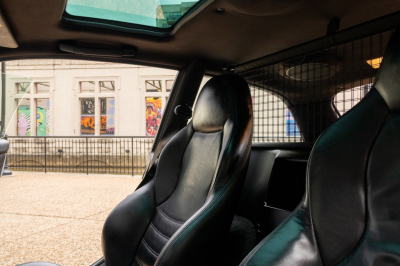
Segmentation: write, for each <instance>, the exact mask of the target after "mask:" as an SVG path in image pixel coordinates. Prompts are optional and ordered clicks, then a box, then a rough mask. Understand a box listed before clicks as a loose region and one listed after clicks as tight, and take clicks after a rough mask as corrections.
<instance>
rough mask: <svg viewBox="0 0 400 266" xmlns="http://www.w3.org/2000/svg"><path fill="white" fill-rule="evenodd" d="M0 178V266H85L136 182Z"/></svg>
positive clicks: (24, 175) (25, 175)
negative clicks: (36, 265)
mask: <svg viewBox="0 0 400 266" xmlns="http://www.w3.org/2000/svg"><path fill="white" fill-rule="evenodd" d="M13 175H14V176H11V177H0V265H2V266H14V265H16V264H20V263H25V262H30V261H47V262H53V263H57V264H60V265H62V266H80V265H84V266H89V265H91V264H92V263H93V262H95V261H96V260H98V259H99V258H101V257H102V252H101V242H100V239H101V230H102V227H103V224H104V221H105V219H106V218H107V216H108V214H109V213H110V212H111V210H112V209H113V208H114V207H115V206H116V205H117V204H118V203H119V202H120V201H121V200H123V199H124V198H125V197H126V196H128V195H129V194H131V193H132V192H133V191H134V190H135V188H136V187H137V186H138V184H139V183H140V181H141V177H139V176H135V177H130V176H118V175H84V174H65V173H47V174H45V173H37V172H16V171H13Z"/></svg>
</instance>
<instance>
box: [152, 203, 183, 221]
mask: <svg viewBox="0 0 400 266" xmlns="http://www.w3.org/2000/svg"><path fill="white" fill-rule="evenodd" d="M156 209H157V210H158V211H159V212H160V213H161V214H162V215H163V216H165V218H167V219H168V220H171V221H173V222H175V223H177V224H183V223H184V222H181V221H178V220H175V219H173V218H171V217H169V216H168V215H167V214H165V213H164V212H163V211H162V210H161V209H160V208H159V207H158V206H157V208H156Z"/></svg>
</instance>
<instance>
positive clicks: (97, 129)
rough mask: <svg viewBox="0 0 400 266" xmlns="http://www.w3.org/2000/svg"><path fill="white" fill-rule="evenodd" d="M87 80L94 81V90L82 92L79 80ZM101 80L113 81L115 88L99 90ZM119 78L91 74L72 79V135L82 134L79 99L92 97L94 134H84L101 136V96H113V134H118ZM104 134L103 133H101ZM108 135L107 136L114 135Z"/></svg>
mask: <svg viewBox="0 0 400 266" xmlns="http://www.w3.org/2000/svg"><path fill="white" fill-rule="evenodd" d="M87 81H94V82H95V90H94V92H90V93H87V92H86V93H82V92H81V88H80V83H81V82H87ZM102 81H114V86H115V90H114V92H101V88H100V82H102ZM120 85H121V78H120V77H116V76H113V77H99V76H91V77H76V78H75V79H74V87H73V90H74V98H75V101H74V102H75V104H76V106H75V108H74V109H75V113H76V114H75V115H74V117H76V120H77V122H76V123H74V124H75V126H74V135H75V136H82V135H81V115H82V114H81V108H82V106H81V99H87V98H94V102H95V114H94V117H95V133H94V135H84V136H87V137H100V136H102V135H101V134H100V123H101V110H100V99H101V98H114V100H115V115H114V121H115V123H114V127H115V128H114V136H118V135H119V129H118V116H119V115H118V104H119V97H118V94H119V90H120V88H121V86H120ZM103 136H104V135H103ZM114 136H111V135H109V137H114Z"/></svg>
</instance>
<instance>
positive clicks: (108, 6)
mask: <svg viewBox="0 0 400 266" xmlns="http://www.w3.org/2000/svg"><path fill="white" fill-rule="evenodd" d="M197 2H198V1H196V0H195V1H193V0H192V1H184V0H147V1H141V0H68V3H67V6H66V9H65V11H66V12H67V13H68V14H70V15H72V16H79V17H86V18H94V19H105V20H110V21H117V22H125V23H132V24H140V25H144V26H151V27H156V28H169V27H171V26H172V25H174V24H175V22H177V21H178V20H179V19H180V18H181V17H182V16H183V15H184V14H185V13H186V12H187V11H188V10H189V9H190V8H191V7H192V6H194V5H195V4H196V3H197Z"/></svg>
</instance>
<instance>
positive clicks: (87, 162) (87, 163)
mask: <svg viewBox="0 0 400 266" xmlns="http://www.w3.org/2000/svg"><path fill="white" fill-rule="evenodd" d="M86 174H87V175H89V147H88V137H86Z"/></svg>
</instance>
